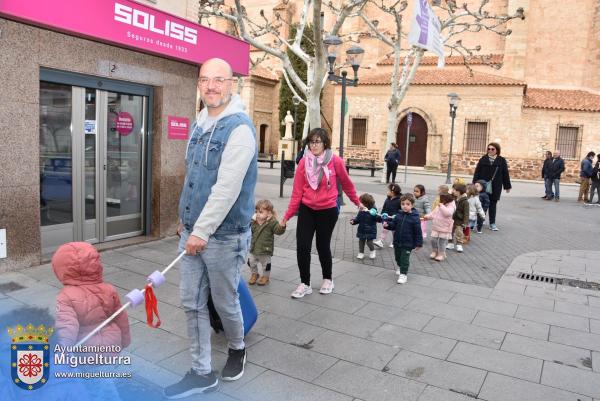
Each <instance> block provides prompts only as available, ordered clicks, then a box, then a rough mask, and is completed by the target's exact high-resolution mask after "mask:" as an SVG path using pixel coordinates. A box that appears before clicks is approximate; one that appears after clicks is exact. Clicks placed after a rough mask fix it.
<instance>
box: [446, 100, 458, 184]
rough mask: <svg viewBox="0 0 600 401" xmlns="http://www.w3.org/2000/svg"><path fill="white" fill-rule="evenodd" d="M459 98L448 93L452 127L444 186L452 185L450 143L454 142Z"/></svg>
mask: <svg viewBox="0 0 600 401" xmlns="http://www.w3.org/2000/svg"><path fill="white" fill-rule="evenodd" d="M459 101H460V97H458V95H457V94H456V93H454V92H450V93H448V103H449V104H450V117H452V126H451V128H450V151H449V152H448V172H447V174H446V184H452V180H451V179H450V177H451V176H452V142H453V141H454V119H455V118H456V109H458V102H459Z"/></svg>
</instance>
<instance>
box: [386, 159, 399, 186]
mask: <svg viewBox="0 0 600 401" xmlns="http://www.w3.org/2000/svg"><path fill="white" fill-rule="evenodd" d="M397 170H398V165H397V164H396V163H387V172H386V175H385V182H386V183H388V182H390V175H391V176H392V182H396V171H397Z"/></svg>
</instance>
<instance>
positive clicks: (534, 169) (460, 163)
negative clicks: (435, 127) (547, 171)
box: [441, 153, 580, 182]
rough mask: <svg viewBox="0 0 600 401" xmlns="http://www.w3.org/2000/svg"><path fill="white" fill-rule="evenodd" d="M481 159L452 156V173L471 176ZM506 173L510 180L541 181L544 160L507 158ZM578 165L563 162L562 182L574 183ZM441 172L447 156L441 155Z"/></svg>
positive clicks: (469, 156) (571, 162)
mask: <svg viewBox="0 0 600 401" xmlns="http://www.w3.org/2000/svg"><path fill="white" fill-rule="evenodd" d="M480 158H481V155H454V154H453V155H452V171H453V172H454V173H457V174H466V175H472V174H473V173H474V172H475V167H476V166H477V162H478V161H479V159H480ZM506 161H507V162H508V171H509V174H510V177H511V178H516V179H522V180H537V181H539V180H541V179H542V165H543V163H544V160H543V159H542V158H539V159H518V158H507V159H506ZM579 165H580V161H578V160H565V172H564V173H563V174H562V177H561V179H562V181H563V182H575V179H577V177H579ZM441 171H442V172H444V173H445V172H447V171H448V154H447V153H444V154H442V165H441Z"/></svg>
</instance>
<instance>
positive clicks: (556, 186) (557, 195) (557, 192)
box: [550, 178, 560, 199]
mask: <svg viewBox="0 0 600 401" xmlns="http://www.w3.org/2000/svg"><path fill="white" fill-rule="evenodd" d="M552 184H554V197H555V198H556V199H558V198H560V178H555V179H553V180H550V191H552Z"/></svg>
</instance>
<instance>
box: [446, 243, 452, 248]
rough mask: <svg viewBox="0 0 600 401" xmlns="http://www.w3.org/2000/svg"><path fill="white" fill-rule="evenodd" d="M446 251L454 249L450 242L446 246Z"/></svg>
mask: <svg viewBox="0 0 600 401" xmlns="http://www.w3.org/2000/svg"><path fill="white" fill-rule="evenodd" d="M446 249H454V244H453V243H452V242H451V243H449V244H448V245H446Z"/></svg>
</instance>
